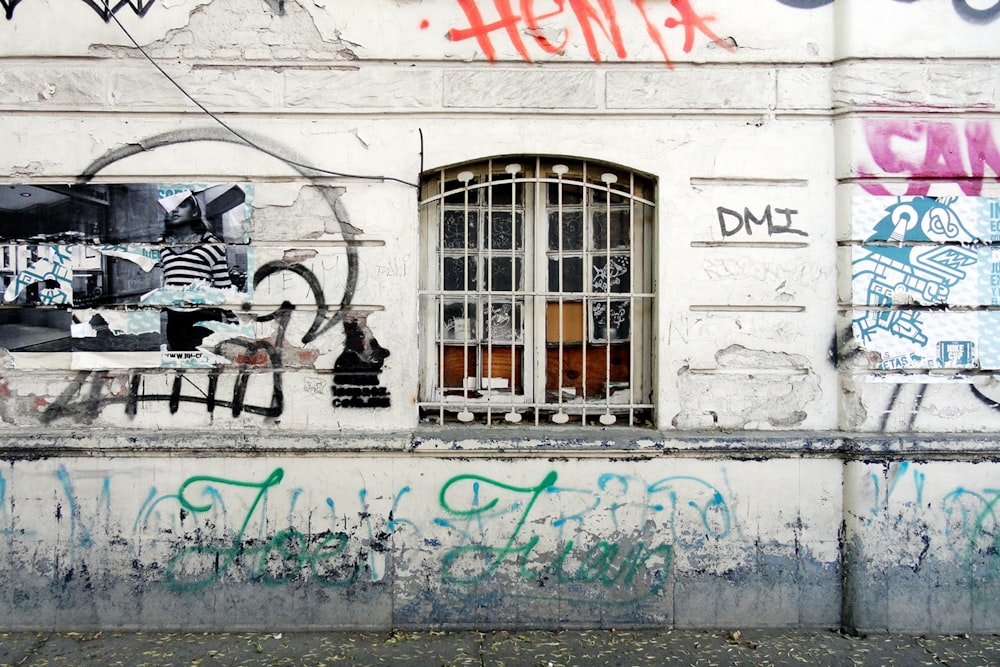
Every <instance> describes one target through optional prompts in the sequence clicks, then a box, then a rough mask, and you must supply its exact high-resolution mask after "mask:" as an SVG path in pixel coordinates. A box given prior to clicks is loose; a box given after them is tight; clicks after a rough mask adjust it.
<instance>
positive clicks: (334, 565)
mask: <svg viewBox="0 0 1000 667" xmlns="http://www.w3.org/2000/svg"><path fill="white" fill-rule="evenodd" d="M284 475H285V472H284V470H282V469H281V468H276V469H275V470H274V472H272V473H271V474H270V475H268V477H267V479H265V480H264V481H263V482H250V481H243V480H236V479H226V478H224V477H211V476H205V475H197V476H194V477H189V478H188V479H187V480H185V481H184V483H183V484H181V486H180V490H179V491H178V493H177V497H178V499H179V500H180V504H181V506H182V507H183V508H184V509H186V510H188V511H189V512H191V513H193V514H200V513H204V512H208V511H210V510H211V509H212V503H211V502H209V503H207V504H203V505H196V504H194V503H192V502H191V501H190V500H188V498H187V496H186V495H185V493H186V492H187V490H188V488H189V487H190V486H192V485H193V484H218V485H222V486H230V487H236V488H244V489H257V495H256V496H255V497H254V500H253V502H252V503H251V504H250V508H249V509H248V510H247V513H246V515H245V516H244V517H243V522H242V523H241V524H240V527H239V530H238V531H237V532H236V535H234V536H233V538H232V541H231V542H229V543H226V544H222V545H213V544H203V543H199V544H194V545H191V546H188V547H185V548H183V549H181V550H180V551H178V552H177V553H175V554H174V555H173V556H172V557H171V558H170V561H169V562H168V563H167V567H166V580H167V584H168V585H169V586H170V587H171V588H173V589H174V590H178V591H196V590H200V589H203V588H205V587H207V586H210V585H212V584H214V583H215V582H217V581H219V579H220V578H221V577H222V576H223V575H224V574H225V573H226V571H227V570H229V568H230V567H232V566H233V565H234V564H238V565H239V566H240V567H241V568H242V569H243V570H244V571H245V572H247V574H248V576H249V578H250V579H251V580H252V581H259V582H262V583H264V584H269V585H277V584H281V583H285V582H286V581H287V580H288V579H290V578H292V577H295V576H298V575H300V574H301V573H302V572H303V571H308V572H309V573H310V575H311V580H312V581H314V582H316V583H317V584H319V585H321V586H332V587H340V586H347V585H349V584H351V583H353V582H354V581H355V579H357V577H358V572H359V566H358V563H357V562H354V563H349V564H347V565H346V566H345V565H344V563H343V561H344V558H343V556H344V551H345V550H346V549H347V546H348V542H349V536H348V535H347V533H343V532H330V531H326V532H323V533H319V534H317V535H313V536H306V535H305V534H304V533H302V532H300V531H298V530H296V529H294V528H289V529H287V530H282V531H280V532H278V533H275V534H274V536H273V537H271V538H270V539H268V540H266V541H263V542H260V543H256V544H255V543H253V542H251V541H250V540H247V539H245V535H246V529H247V526H248V525H249V524H250V520H251V519H252V518H253V516H254V513H255V512H256V511H257V507H258V506H259V505H260V503H261V500H263V499H264V497H265V495H266V494H267V491H268V489H270V488H272V487H275V486H277V485H278V484H280V483H281V480H282V479H283V478H284ZM188 571H190V574H187V575H184V574H181V572H188Z"/></svg>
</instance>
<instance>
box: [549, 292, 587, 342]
mask: <svg viewBox="0 0 1000 667" xmlns="http://www.w3.org/2000/svg"><path fill="white" fill-rule="evenodd" d="M560 310H561V312H562V327H563V328H562V334H563V335H562V340H563V343H582V342H583V303H582V302H580V301H564V302H563V303H562V308H561V309H560V307H559V302H558V301H550V302H548V303H546V304H545V341H546V342H547V343H558V342H559V314H560Z"/></svg>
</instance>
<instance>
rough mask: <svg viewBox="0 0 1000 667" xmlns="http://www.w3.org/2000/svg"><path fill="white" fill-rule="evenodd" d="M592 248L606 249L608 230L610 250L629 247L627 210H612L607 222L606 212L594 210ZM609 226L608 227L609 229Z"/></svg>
mask: <svg viewBox="0 0 1000 667" xmlns="http://www.w3.org/2000/svg"><path fill="white" fill-rule="evenodd" d="M593 227H594V234H593V240H594V245H593V249H594V250H606V249H607V248H608V247H609V246H608V235H609V232H610V236H611V239H610V240H611V244H610V248H611V249H612V250H620V249H622V248H628V247H629V211H628V210H627V209H625V210H617V211H615V210H612V211H611V221H610V224H609V223H608V212H607V211H606V210H605V211H596V212H594V225H593ZM609 228H610V229H609Z"/></svg>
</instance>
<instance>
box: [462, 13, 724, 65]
mask: <svg viewBox="0 0 1000 667" xmlns="http://www.w3.org/2000/svg"><path fill="white" fill-rule="evenodd" d="M456 1H457V2H458V6H459V7H460V8H461V9H462V11H463V12H464V13H465V18H466V20H467V21H468V23H469V27H467V28H452V29H451V30H449V31H448V39H449V40H451V41H453V42H459V41H462V40H466V39H475V40H476V43H477V44H478V45H479V48H480V49H482V51H483V55H485V56H486V58H487V59H488V60H491V61H493V60H496V48H495V46H494V43H493V39H494V38H495V33H501V34H504V35H506V37H507V39H508V40H509V41H510V44H511V46H513V47H514V50H515V51H517V53H518V55H520V57H521V58H522V59H524V60H525V61H528V62H531V59H532V58H531V53H530V51H529V50H528V45H527V44H526V43H525V40H524V39H522V37H521V35H522V33H524V34H526V35H528V36H530V37H531V38H532V40H533V43H534V45H535V46H537V47H538V48H539V49H541V50H542V51H543V52H545V53H548V54H561V53H563V52H564V51H565V49H566V45H567V44H568V43H569V41H570V39H571V37H572V34H573V31H574V30H578V31H579V34H580V35H582V36H583V41H584V43H585V44H586V46H587V53H588V54H589V55H590V57H591V59H593V60H594V61H595V62H599V61H601V60H602V52H601V47H600V45H599V39H598V37H599V36H600V35H603V38H604V39H605V40H606V41H607V42H608V43H610V45H611V47H612V49H613V50H614V53H615V56H617V57H618V58H620V59H621V58H625V57H627V56H628V50H627V49H626V46H625V41H624V39H623V37H622V31H621V24H620V20H619V17H618V12H617V10H616V8H615V0H551V2H552V5H551V10H550V11H543V12H542V13H539V12H538V10H536V7H535V5H536V0H519V2H518V4H519V7H517V8H516V9H515V7H514V0H492V2H493V10H494V13H495V16H496V18H495V19H494V18H492V17H491V18H489V19H487V18H485V17H484V14H483V11H482V10H481V8H480V4H479V2H480V0H456ZM484 3H485V0H484ZM691 3H692V0H670V6H671V7H672V8H673V10H674V12H676V14H675V15H672V16H668V17H667V18H666V20H664V21H663V23H662V26H663V27H664V28H666V29H667V30H675V29H678V28H679V29H681V30H683V32H684V45H683V50H684V53H690V52H691V50H692V49H693V48H694V40H695V37H696V35H697V34H698V33H701V34H703V35H704V36H705V37H707V38H708V39H710V40H711V41H712V42H714V43H715V44H718V45H719V46H721V47H722V48H724V49H726V50H728V51H732V47H731V46H730V45H729V44H728V43H727V42H726V41H724V40H722V39H721V38H720V37H719V36H718V35H716V34H715V32H713V31H712V29H711V28H709V26H708V24H709V22H711V21H714V20H715V16H712V15H709V14H699V13H698V11H697V10H695V8H694V7H693V6H692V4H691ZM631 4H632V6H633V7H634V8H635V10H636V11H637V12H638V16H639V18H641V19H642V22H643V25H644V26H645V28H646V34H647V35H648V36H649V39H650V41H652V42H653V44H654V45H655V46H656V48H657V49H658V50H659V51H660V53H661V54H662V55H663V61H664V62H665V63H666V64H667V66H668V67H669V66H671V59H670V54H669V52H668V50H667V46H666V43H665V41H664V39H663V37H664V35H663V32H662V31H661V28H659V27H658V26H657V24H656V22H655V21H654V20H653V19H652V18H651V17H650V15H649V12H648V11H647V7H646V0H631ZM567 5H568V6H569V10H570V13H571V14H572V17H573V24H572V25H571V26H564V27H563V28H562V30H561V31H560V34H559V37H558V38H556V39H555V40H553V39H551V38H549V37H547V36H546V35H545V34H544V33H543V31H542V27H541V22H542V21H544V20H546V19H551V18H553V17H556V16H560V15H562V14H563V13H564V12H565V10H566V8H567Z"/></svg>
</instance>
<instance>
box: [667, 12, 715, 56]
mask: <svg viewBox="0 0 1000 667" xmlns="http://www.w3.org/2000/svg"><path fill="white" fill-rule="evenodd" d="M670 4H671V5H673V6H674V8H675V9H676V10H677V11H678V12H680V15H681V18H680V19H673V18H670V19H667V20H666V22H665V23H664V24H663V25H665V26H667V27H668V28H680V27H683V28H684V53H691V49H692V48H694V32H695V30H700V31H701V32H703V33H705V36H706V37H708V38H709V39H710V40H712V41H713V42H715V43H716V44H721V45H722V46H724V47H725V48H726V49H727V50H732V47H730V46H729V45H728V44H726V43H725V42H723V41H722V40H721V39H719V36H718V35H716V34H715V33H714V32H712V30H711V29H710V28H709V27H708V22H709V21H714V20H715V17H714V16H707V15H706V16H699V15H698V12H696V11H695V10H694V9H693V8H692V7H691V0H670Z"/></svg>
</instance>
